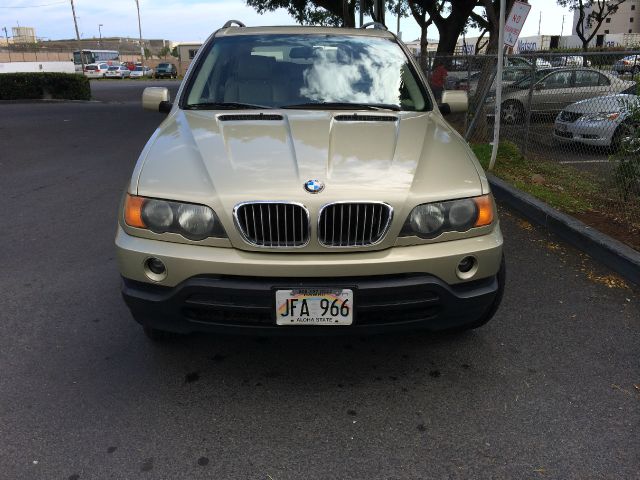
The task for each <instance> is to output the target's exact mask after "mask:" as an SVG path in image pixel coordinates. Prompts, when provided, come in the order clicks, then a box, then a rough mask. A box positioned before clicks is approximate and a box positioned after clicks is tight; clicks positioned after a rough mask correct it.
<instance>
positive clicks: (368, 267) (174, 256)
mask: <svg viewBox="0 0 640 480" xmlns="http://www.w3.org/2000/svg"><path fill="white" fill-rule="evenodd" d="M115 243H116V255H117V260H118V267H119V269H120V273H121V275H122V276H123V277H125V278H128V279H130V280H135V281H138V282H143V283H153V282H151V280H150V279H149V278H148V277H147V276H146V274H145V268H144V263H145V261H146V260H147V259H148V258H149V257H156V258H159V259H160V260H162V261H163V262H164V264H165V265H166V268H167V276H166V278H165V279H163V280H162V281H161V282H158V285H162V286H167V287H175V286H177V285H178V284H180V283H182V282H184V281H186V280H188V279H190V278H192V277H197V276H201V275H228V276H238V275H242V276H247V277H276V278H307V277H313V278H334V277H346V276H358V277H367V276H377V275H397V274H405V273H408V272H419V273H424V274H428V275H433V276H435V277H437V278H439V279H441V280H442V281H444V282H446V283H447V284H449V285H455V284H458V283H465V282H467V281H473V280H478V279H482V278H487V277H491V276H494V275H496V273H497V272H498V270H499V268H500V262H501V259H502V243H503V239H502V233H501V232H500V227H499V226H498V224H496V225H495V226H494V228H493V230H491V231H490V232H489V233H488V234H486V235H482V236H479V237H471V238H463V239H459V240H450V241H446V242H439V243H431V244H421V245H413V246H403V247H400V246H398V247H393V248H388V249H385V250H375V251H361V252H358V251H354V252H344V251H341V252H333V251H332V252H327V253H302V252H286V253H283V252H277V251H268V252H253V251H245V250H239V249H236V248H223V247H210V246H201V245H189V244H184V243H173V242H166V241H159V240H152V239H147V238H141V237H134V236H132V235H129V234H127V233H126V232H125V231H124V230H123V229H122V227H121V226H118V230H117V233H116V240H115ZM468 255H473V256H474V257H475V258H476V259H477V264H478V265H477V270H476V271H475V273H474V274H473V275H472V276H469V277H467V278H465V279H464V280H462V279H461V278H459V277H458V275H457V273H456V269H457V266H458V264H459V263H460V261H461V260H462V259H463V258H464V257H466V256H468Z"/></svg>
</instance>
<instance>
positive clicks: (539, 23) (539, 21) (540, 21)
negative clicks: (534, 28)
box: [538, 12, 542, 36]
mask: <svg viewBox="0 0 640 480" xmlns="http://www.w3.org/2000/svg"><path fill="white" fill-rule="evenodd" d="M541 25H542V12H540V19H539V20H538V36H540V26H541Z"/></svg>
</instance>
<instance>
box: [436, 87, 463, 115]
mask: <svg viewBox="0 0 640 480" xmlns="http://www.w3.org/2000/svg"><path fill="white" fill-rule="evenodd" d="M439 108H440V113H442V114H443V115H449V114H450V113H463V112H466V111H467V110H468V109H469V98H468V97H467V92H465V91H463V90H445V91H444V92H442V102H441V103H440V105H439Z"/></svg>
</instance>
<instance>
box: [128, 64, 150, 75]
mask: <svg viewBox="0 0 640 480" xmlns="http://www.w3.org/2000/svg"><path fill="white" fill-rule="evenodd" d="M152 75H153V69H152V68H151V67H146V66H145V67H142V66H137V67H136V68H135V69H134V70H133V71H132V72H131V75H130V76H131V78H142V77H149V78H151V76H152Z"/></svg>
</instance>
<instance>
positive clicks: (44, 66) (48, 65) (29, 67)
mask: <svg viewBox="0 0 640 480" xmlns="http://www.w3.org/2000/svg"><path fill="white" fill-rule="evenodd" d="M34 72H35V73H37V72H59V73H75V72H76V71H75V68H74V65H73V62H70V61H69V62H9V63H0V73H34Z"/></svg>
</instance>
